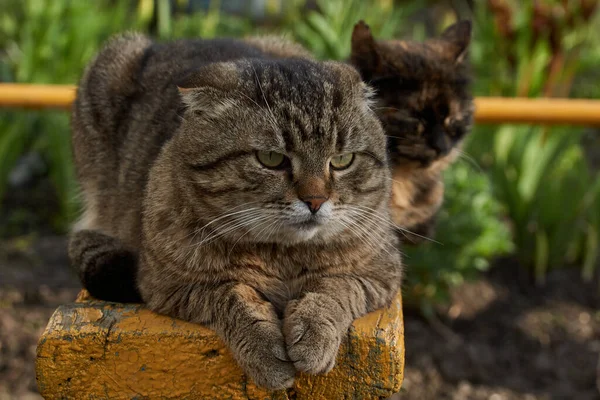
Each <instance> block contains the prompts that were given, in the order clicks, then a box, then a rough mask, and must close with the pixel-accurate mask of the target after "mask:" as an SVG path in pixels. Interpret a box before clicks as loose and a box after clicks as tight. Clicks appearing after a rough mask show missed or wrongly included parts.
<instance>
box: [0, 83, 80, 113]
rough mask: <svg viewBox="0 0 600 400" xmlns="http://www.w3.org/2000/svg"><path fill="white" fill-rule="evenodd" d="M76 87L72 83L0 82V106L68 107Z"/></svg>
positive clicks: (73, 97)
mask: <svg viewBox="0 0 600 400" xmlns="http://www.w3.org/2000/svg"><path fill="white" fill-rule="evenodd" d="M76 89H77V87H76V86H74V85H29V84H19V83H0V107H19V108H32V109H41V108H62V109H69V108H70V107H71V103H72V102H73V100H74V99H75V90H76Z"/></svg>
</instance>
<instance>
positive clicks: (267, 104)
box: [250, 64, 279, 131]
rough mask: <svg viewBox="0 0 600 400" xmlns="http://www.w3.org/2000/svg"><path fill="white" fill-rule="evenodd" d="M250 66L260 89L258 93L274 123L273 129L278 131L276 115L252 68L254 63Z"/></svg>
mask: <svg viewBox="0 0 600 400" xmlns="http://www.w3.org/2000/svg"><path fill="white" fill-rule="evenodd" d="M250 66H251V67H252V71H253V72H254V77H255V78H256V84H257V85H258V88H259V89H260V93H261V95H262V98H263V100H264V101H265V104H266V106H267V109H268V110H269V114H270V115H271V118H272V122H273V124H274V126H273V129H275V130H276V131H278V130H279V129H277V117H276V116H275V114H274V113H273V110H272V109H271V106H270V105H269V102H268V101H267V97H266V96H265V92H264V90H263V88H262V85H261V84H260V79H258V74H257V73H256V69H255V68H254V65H252V64H250Z"/></svg>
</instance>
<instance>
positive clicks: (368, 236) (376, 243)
mask: <svg viewBox="0 0 600 400" xmlns="http://www.w3.org/2000/svg"><path fill="white" fill-rule="evenodd" d="M357 216H358V217H359V215H356V216H355V217H357ZM346 222H348V223H349V224H350V225H352V226H354V227H355V229H356V230H357V231H359V232H361V234H362V235H361V237H362V238H363V239H364V242H367V243H368V244H369V247H371V248H372V249H379V250H381V251H384V252H385V253H387V254H389V255H391V254H390V252H389V251H388V249H387V248H386V247H385V246H384V244H383V243H382V242H381V241H380V240H377V239H382V238H381V237H379V235H378V237H374V235H373V232H375V231H376V230H369V229H366V228H365V227H363V226H361V225H360V222H361V219H359V220H358V221H354V220H353V219H352V218H348V219H347V220H346Z"/></svg>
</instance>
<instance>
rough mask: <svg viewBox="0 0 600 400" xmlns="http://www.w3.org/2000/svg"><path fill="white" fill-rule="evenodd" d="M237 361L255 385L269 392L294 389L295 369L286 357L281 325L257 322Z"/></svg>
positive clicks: (241, 346)
mask: <svg viewBox="0 0 600 400" xmlns="http://www.w3.org/2000/svg"><path fill="white" fill-rule="evenodd" d="M236 347H238V348H239V349H240V351H239V352H238V354H237V356H238V357H237V358H238V359H239V361H240V364H242V366H243V367H244V370H245V371H246V373H247V374H248V375H249V376H250V378H251V379H252V381H253V382H254V383H255V384H256V385H258V386H262V387H264V388H266V389H270V390H280V389H287V388H290V387H292V386H293V385H294V377H295V375H296V369H295V368H294V365H293V364H292V363H291V361H290V359H289V358H288V356H287V353H286V348H285V342H284V339H283V334H282V333H281V327H280V325H279V324H278V323H275V322H272V321H257V322H256V323H254V324H253V325H251V327H249V328H248V330H247V331H246V332H245V334H244V336H243V337H242V338H241V340H240V342H239V346H236Z"/></svg>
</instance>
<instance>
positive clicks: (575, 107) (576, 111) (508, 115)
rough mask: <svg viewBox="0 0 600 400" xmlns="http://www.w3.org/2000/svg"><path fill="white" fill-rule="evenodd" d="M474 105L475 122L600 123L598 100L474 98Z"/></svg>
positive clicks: (599, 104) (599, 102)
mask: <svg viewBox="0 0 600 400" xmlns="http://www.w3.org/2000/svg"><path fill="white" fill-rule="evenodd" d="M475 108H476V113H475V120H476V121H477V122H479V123H529V124H547V125H596V126H598V125H600V100H584V99H557V98H535V99H531V98H523V97H521V98H519V97H513V98H511V97H478V98H476V99H475Z"/></svg>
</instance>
